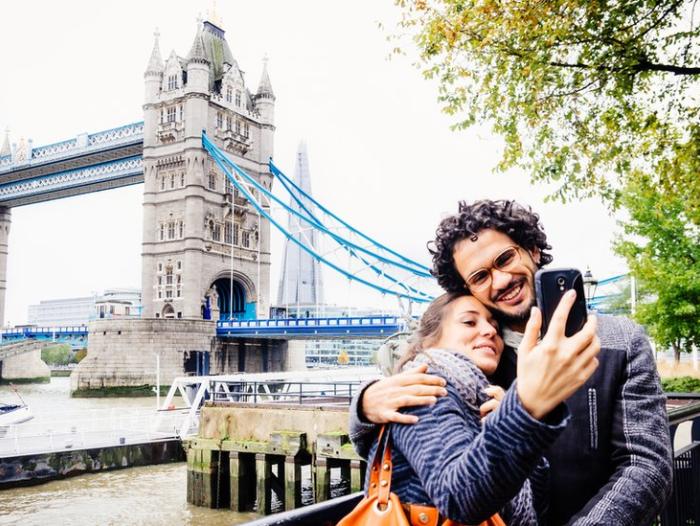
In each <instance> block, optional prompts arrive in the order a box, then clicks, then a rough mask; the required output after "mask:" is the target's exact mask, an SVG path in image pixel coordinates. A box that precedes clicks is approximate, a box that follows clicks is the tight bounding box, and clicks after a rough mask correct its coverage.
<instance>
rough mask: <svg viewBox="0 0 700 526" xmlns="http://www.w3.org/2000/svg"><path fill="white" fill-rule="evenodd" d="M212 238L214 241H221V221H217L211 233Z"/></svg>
mask: <svg viewBox="0 0 700 526" xmlns="http://www.w3.org/2000/svg"><path fill="white" fill-rule="evenodd" d="M211 238H212V239H213V240H214V241H221V225H220V224H219V223H216V224H215V225H214V230H213V232H212V234H211Z"/></svg>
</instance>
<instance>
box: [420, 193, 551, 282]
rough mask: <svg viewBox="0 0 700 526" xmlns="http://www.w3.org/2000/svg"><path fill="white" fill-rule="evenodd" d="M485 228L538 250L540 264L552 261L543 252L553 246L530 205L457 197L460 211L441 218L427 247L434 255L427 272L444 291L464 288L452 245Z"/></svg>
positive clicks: (474, 239)
mask: <svg viewBox="0 0 700 526" xmlns="http://www.w3.org/2000/svg"><path fill="white" fill-rule="evenodd" d="M484 229H493V230H496V231H498V232H501V233H503V234H505V235H507V236H508V237H510V238H511V239H512V240H513V241H515V243H516V244H518V245H519V246H521V247H522V248H524V249H526V250H530V251H532V250H535V249H537V250H539V251H540V262H539V266H540V267H543V266H544V265H546V264H548V263H550V262H551V261H552V255H551V254H548V253H547V252H545V251H547V250H550V249H551V248H552V247H551V246H550V245H549V244H548V243H547V236H546V235H545V233H544V230H543V228H542V225H541V224H540V216H539V215H537V214H536V213H534V212H533V211H532V209H531V208H530V207H529V206H527V207H526V206H523V205H521V204H519V203H516V202H515V201H510V200H498V201H492V200H490V199H485V200H482V201H475V202H474V203H472V204H467V203H466V202H465V201H460V202H459V211H458V212H457V213H456V214H454V215H451V216H449V217H446V218H445V219H443V220H442V221H440V224H439V225H438V227H437V230H436V231H435V239H434V240H433V241H430V242H428V251H429V252H430V254H431V255H432V256H433V268H432V270H431V271H430V272H431V274H432V275H433V276H435V277H436V278H437V281H438V283H439V284H440V286H441V287H442V288H443V289H444V290H446V291H447V292H458V291H464V289H465V284H464V279H462V276H460V275H459V272H457V269H456V268H455V264H454V248H455V245H456V244H457V243H458V242H460V241H462V240H463V239H467V238H470V239H472V240H473V241H476V239H477V237H478V234H479V232H481V231H482V230H484Z"/></svg>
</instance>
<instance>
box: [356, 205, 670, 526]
mask: <svg viewBox="0 0 700 526" xmlns="http://www.w3.org/2000/svg"><path fill="white" fill-rule="evenodd" d="M549 249H551V247H550V246H549V245H548V244H547V238H546V236H545V233H544V231H543V230H542V227H541V225H540V224H539V216H537V214H535V213H533V212H532V211H531V210H530V209H529V208H526V207H523V206H521V205H519V204H518V203H515V202H513V201H490V200H485V201H477V202H475V203H473V204H466V203H464V202H461V203H460V204H459V212H458V213H457V214H455V215H453V216H450V217H447V218H446V219H444V220H443V221H442V222H441V223H440V225H439V226H438V229H437V232H436V238H435V240H434V242H433V243H432V245H431V246H430V252H431V254H432V257H433V270H432V273H433V275H434V276H435V277H436V278H437V280H438V283H439V284H440V285H441V286H442V287H443V288H444V289H445V290H446V291H459V290H464V289H465V288H466V289H467V291H468V292H469V293H470V294H472V295H473V296H474V297H475V298H477V299H478V300H480V301H481V302H482V303H483V304H484V305H486V306H487V307H488V308H490V309H491V310H492V311H493V312H494V313H497V315H498V317H499V319H500V321H501V328H502V332H503V337H504V340H505V343H506V350H505V351H504V353H503V356H502V358H501V363H500V364H499V367H498V370H497V371H496V374H495V375H494V377H493V378H492V381H493V382H494V383H496V384H498V385H500V386H501V387H503V388H506V389H507V388H508V387H509V386H510V384H511V383H512V382H513V380H514V379H515V374H516V361H517V358H516V354H515V350H516V349H517V347H518V345H519V343H520V340H521V338H522V331H523V330H524V327H525V324H526V323H527V319H528V317H529V312H530V309H531V307H532V306H533V305H534V303H535V291H534V274H535V272H536V270H537V269H538V268H539V267H542V266H544V265H546V264H548V263H550V262H551V261H552V256H551V255H550V254H549V253H548V252H547V251H548V250H549ZM598 337H599V339H600V347H601V350H600V353H599V355H598V360H599V366H598V369H597V370H596V372H595V373H594V374H593V376H592V377H591V378H590V379H589V380H588V381H587V382H586V384H584V386H583V387H582V388H581V389H579V390H578V391H577V392H576V393H575V394H574V395H572V396H571V397H570V398H569V399H568V400H567V402H566V405H567V406H568V408H569V411H570V413H571V421H570V423H569V426H568V427H567V429H566V430H565V431H564V432H563V433H562V435H561V436H560V437H559V439H558V440H557V441H556V442H555V443H554V445H553V446H552V447H551V449H550V450H549V452H548V454H547V458H548V460H549V462H550V466H551V475H550V477H551V484H550V491H549V497H550V503H549V514H548V519H549V524H552V525H559V524H575V525H578V526H584V525H585V526H588V525H593V524H596V525H615V526H618V525H629V526H645V525H648V524H650V523H651V522H652V521H653V520H654V518H655V517H656V515H657V514H658V513H659V512H660V511H661V509H662V507H663V505H664V503H665V501H666V499H667V498H668V496H669V494H670V491H671V483H672V480H671V479H672V463H671V454H672V448H671V443H670V436H669V429H668V420H667V416H666V409H665V397H664V395H663V392H662V390H661V387H660V383H659V378H658V374H657V371H656V365H655V363H654V360H653V356H652V353H651V348H650V345H649V341H648V339H647V337H646V335H645V334H644V331H643V329H642V328H641V327H639V326H638V325H636V324H634V323H632V322H631V321H629V320H627V319H625V318H614V317H608V316H601V317H600V318H599V319H598ZM425 371H426V369H425V368H422V369H414V370H412V371H409V372H407V373H403V374H400V375H395V376H392V377H389V378H385V379H383V380H380V381H378V382H376V383H373V384H370V385H369V386H367V387H365V388H364V389H363V390H362V391H361V392H360V393H359V394H358V396H357V397H356V399H355V400H354V401H353V407H352V410H351V423H350V428H351V429H350V431H351V436H352V438H353V441H354V442H355V443H356V444H358V450H360V451H366V449H365V445H366V444H367V443H371V441H372V439H373V436H374V435H373V431H374V429H375V426H374V424H380V423H386V422H400V423H412V422H414V421H415V417H411V416H410V415H403V414H402V413H400V412H399V411H398V410H399V409H400V408H401V407H406V406H413V405H430V404H434V403H435V401H436V398H435V397H436V396H442V395H443V394H444V389H443V388H442V385H444V383H443V382H442V379H440V378H437V377H434V376H430V375H426V374H424V373H425Z"/></svg>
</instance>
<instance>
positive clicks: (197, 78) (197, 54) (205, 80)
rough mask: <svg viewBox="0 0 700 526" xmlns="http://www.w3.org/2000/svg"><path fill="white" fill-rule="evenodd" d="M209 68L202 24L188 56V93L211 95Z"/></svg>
mask: <svg viewBox="0 0 700 526" xmlns="http://www.w3.org/2000/svg"><path fill="white" fill-rule="evenodd" d="M209 66H210V64H209V59H208V58H207V54H206V51H205V50H204V41H203V40H202V26H201V24H200V26H199V27H198V28H197V34H196V35H195V37H194V42H193V43H192V48H191V49H190V54H189V55H188V56H187V93H201V94H204V95H209Z"/></svg>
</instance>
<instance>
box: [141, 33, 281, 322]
mask: <svg viewBox="0 0 700 526" xmlns="http://www.w3.org/2000/svg"><path fill="white" fill-rule="evenodd" d="M144 78H145V101H144V106H143V108H144V144H143V162H144V180H145V181H144V182H145V184H144V194H143V195H144V197H143V250H142V287H143V314H142V316H143V317H144V318H187V319H202V318H203V319H212V320H216V319H229V317H232V318H236V319H241V318H254V317H267V316H268V313H269V269H270V236H269V233H270V227H269V223H268V222H267V221H266V220H264V218H262V219H261V218H260V216H259V215H258V214H257V213H256V211H255V210H254V208H253V207H252V206H250V204H249V203H248V202H247V200H246V199H245V198H244V197H243V196H242V195H239V193H238V192H237V191H235V190H234V189H233V188H232V185H230V184H229V182H228V181H227V180H226V177H225V175H224V174H223V172H222V171H221V170H220V169H219V168H218V167H217V166H216V164H215V163H214V161H213V160H212V159H211V158H210V157H209V156H208V155H207V153H206V151H205V150H204V149H203V148H202V141H201V134H202V131H205V132H206V133H207V135H208V136H209V138H210V139H212V140H213V141H214V142H215V143H216V144H217V145H218V146H219V147H220V148H222V149H223V150H225V151H226V152H228V154H229V155H230V156H231V157H232V159H233V160H234V162H236V163H237V164H238V165H239V166H241V167H242V168H243V169H244V170H246V171H247V172H248V173H249V174H251V175H253V176H254V177H256V179H257V180H258V181H259V182H260V183H261V184H263V185H264V186H265V187H267V188H271V186H272V175H271V174H270V173H269V170H268V166H267V162H268V160H269V158H270V157H271V156H272V152H273V139H274V131H275V126H274V106H275V95H274V93H273V91H272V86H271V83H270V78H269V75H268V72H267V64H266V63H265V64H264V67H263V73H262V77H261V80H260V83H259V86H258V88H257V90H256V91H255V92H254V93H253V92H251V91H250V90H249V89H248V87H247V85H246V79H245V74H244V72H243V71H242V70H241V68H240V67H239V64H238V62H237V61H236V59H235V58H234V57H233V54H232V53H231V50H230V48H229V45H228V43H227V41H226V38H225V33H224V30H223V29H222V28H221V27H220V23H218V22H217V23H213V22H211V21H199V22H198V27H197V32H196V35H195V38H194V42H193V43H192V46H191V49H190V51H189V53H188V54H187V56H185V57H181V56H178V55H177V54H176V53H175V52H174V51H173V52H171V53H170V55H169V56H168V58H167V60H165V62H163V60H162V58H161V54H160V49H159V43H158V34H157V33H156V35H155V43H154V46H153V51H152V53H151V57H150V60H149V63H148V66H147V68H146V72H145V75H144Z"/></svg>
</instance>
